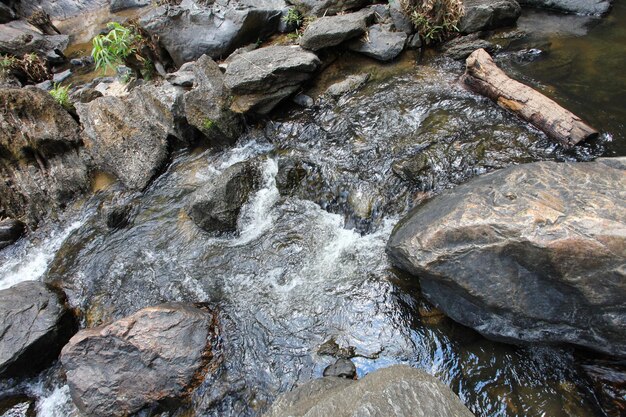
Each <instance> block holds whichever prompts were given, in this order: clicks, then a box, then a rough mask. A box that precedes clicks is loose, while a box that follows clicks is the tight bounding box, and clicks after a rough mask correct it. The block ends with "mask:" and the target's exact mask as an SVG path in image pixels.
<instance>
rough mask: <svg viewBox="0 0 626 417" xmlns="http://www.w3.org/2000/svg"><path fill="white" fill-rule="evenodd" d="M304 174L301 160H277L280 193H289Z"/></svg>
mask: <svg viewBox="0 0 626 417" xmlns="http://www.w3.org/2000/svg"><path fill="white" fill-rule="evenodd" d="M309 98H310V97H309ZM311 100H312V99H311ZM306 175H307V169H306V168H305V166H304V163H303V162H302V161H301V160H299V159H296V158H281V159H280V160H279V161H278V173H277V174H276V187H277V188H278V191H279V192H280V194H281V195H290V194H291V193H292V192H293V191H294V190H295V189H296V188H297V187H298V186H299V185H300V183H301V182H302V181H303V180H304V179H305V178H306Z"/></svg>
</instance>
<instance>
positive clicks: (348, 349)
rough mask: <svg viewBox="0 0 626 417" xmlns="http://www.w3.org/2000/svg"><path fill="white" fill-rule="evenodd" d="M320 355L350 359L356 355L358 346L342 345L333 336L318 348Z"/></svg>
mask: <svg viewBox="0 0 626 417" xmlns="http://www.w3.org/2000/svg"><path fill="white" fill-rule="evenodd" d="M317 354H318V355H323V356H333V357H335V358H340V359H349V358H353V357H355V356H356V348H355V347H354V346H345V347H341V346H339V344H338V343H337V341H336V340H335V339H333V338H330V339H328V340H327V341H325V342H324V343H322V344H321V345H320V347H319V348H318V349H317Z"/></svg>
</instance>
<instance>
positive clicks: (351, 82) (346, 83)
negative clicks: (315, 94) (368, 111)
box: [324, 74, 370, 98]
mask: <svg viewBox="0 0 626 417" xmlns="http://www.w3.org/2000/svg"><path fill="white" fill-rule="evenodd" d="M369 78H370V75H369V74H357V75H349V76H348V77H346V79H345V80H343V81H340V82H338V83H335V84H332V85H331V86H330V87H328V88H327V89H326V92H325V93H324V94H328V95H329V96H331V97H334V98H337V97H339V96H342V95H344V94H347V93H351V92H354V91H357V90H358V89H360V88H361V87H363V86H364V85H365V84H366V83H367V80H369Z"/></svg>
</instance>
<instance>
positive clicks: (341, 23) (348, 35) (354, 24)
mask: <svg viewBox="0 0 626 417" xmlns="http://www.w3.org/2000/svg"><path fill="white" fill-rule="evenodd" d="M373 15H374V14H373V13H372V12H371V11H367V12H366V11H362V12H357V13H348V14H344V15H340V16H328V17H321V18H319V19H316V20H314V21H313V22H311V23H310V24H309V25H308V26H307V28H306V30H305V31H304V34H303V35H302V37H301V38H300V46H301V47H303V48H305V49H310V50H312V51H318V50H320V49H323V48H328V47H330V46H336V45H339V44H340V43H342V42H344V41H346V40H348V39H352V38H356V37H357V36H361V35H363V34H364V33H365V31H366V30H367V23H368V21H370V20H371V19H372V18H373Z"/></svg>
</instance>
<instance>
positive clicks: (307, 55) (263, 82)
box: [224, 46, 320, 114]
mask: <svg viewBox="0 0 626 417" xmlns="http://www.w3.org/2000/svg"><path fill="white" fill-rule="evenodd" d="M319 66H320V60H319V59H318V58H317V56H316V55H315V54H313V53H312V52H308V51H305V50H304V49H302V48H300V47H299V46H269V47H267V48H261V49H257V50H254V51H251V52H244V53H242V54H240V55H237V56H236V57H235V58H233V60H232V62H231V63H230V64H229V65H228V67H227V68H226V73H225V79H224V83H225V85H226V86H227V87H228V88H230V90H231V92H232V94H233V95H234V100H233V104H232V106H231V108H232V109H233V110H234V111H236V112H239V113H244V112H249V111H251V112H255V113H258V114H267V113H269V112H270V111H271V110H272V109H273V108H274V107H275V106H276V105H277V104H278V103H279V102H280V101H281V100H282V99H284V98H285V97H288V96H289V95H291V94H292V93H294V92H295V91H296V90H297V89H298V88H299V87H300V84H301V83H302V82H304V81H306V80H308V79H309V78H311V76H312V75H313V73H314V72H315V70H317V68H318V67H319Z"/></svg>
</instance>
